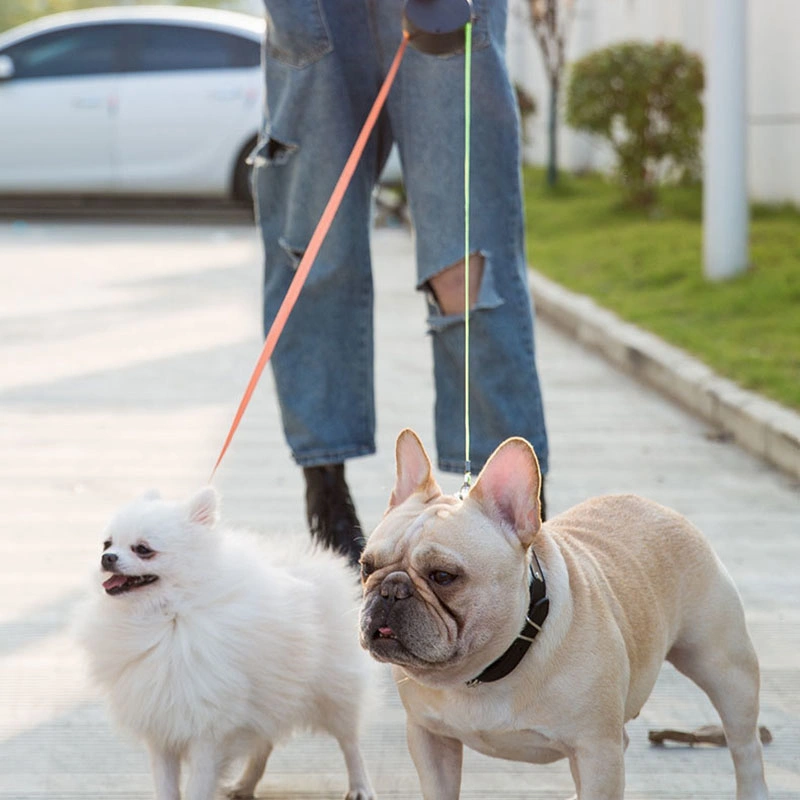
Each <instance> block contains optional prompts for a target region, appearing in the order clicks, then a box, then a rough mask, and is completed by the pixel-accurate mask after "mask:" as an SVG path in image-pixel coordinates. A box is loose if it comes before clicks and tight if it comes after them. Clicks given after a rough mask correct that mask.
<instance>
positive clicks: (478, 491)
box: [467, 437, 542, 549]
mask: <svg viewBox="0 0 800 800" xmlns="http://www.w3.org/2000/svg"><path fill="white" fill-rule="evenodd" d="M541 481H542V478H541V473H540V471H539V462H538V460H537V458H536V453H534V451H533V447H531V445H530V444H529V443H528V442H526V441H525V440H524V439H520V438H518V437H517V438H513V439H507V440H506V441H505V442H503V444H501V445H500V446H499V447H498V448H497V450H495V451H494V453H492V455H491V457H490V458H489V460H488V461H487V462H486V464H485V466H484V467H483V469H482V470H481V472H480V475H478V479H477V481H476V482H475V485H474V486H473V487H472V489H471V490H470V493H469V494H468V495H467V502H478V503H480V505H481V506H482V508H483V510H484V512H485V513H486V514H487V515H488V516H489V517H491V518H492V519H495V520H498V521H500V522H504V523H506V524H507V525H510V526H511V527H512V529H513V530H514V533H515V534H516V535H517V536H518V537H519V540H520V542H522V545H523V547H525V548H526V549H527V548H528V547H530V545H531V543H532V542H533V540H534V537H535V536H536V534H537V533H538V532H539V530H540V528H541V527H542V517H541V504H540V502H539V488H540V486H541Z"/></svg>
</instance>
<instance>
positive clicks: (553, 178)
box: [547, 78, 559, 187]
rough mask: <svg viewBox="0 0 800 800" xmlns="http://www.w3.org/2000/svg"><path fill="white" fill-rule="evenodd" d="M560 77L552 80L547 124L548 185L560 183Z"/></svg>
mask: <svg viewBox="0 0 800 800" xmlns="http://www.w3.org/2000/svg"><path fill="white" fill-rule="evenodd" d="M558 89H559V85H558V78H555V79H551V81H550V113H549V117H548V125H547V185H548V186H550V187H553V186H555V185H556V183H558Z"/></svg>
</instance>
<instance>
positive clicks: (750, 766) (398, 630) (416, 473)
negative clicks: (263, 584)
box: [361, 430, 767, 800]
mask: <svg viewBox="0 0 800 800" xmlns="http://www.w3.org/2000/svg"><path fill="white" fill-rule="evenodd" d="M540 480H541V479H540V473H539V467H538V463H537V461H536V456H535V454H534V452H533V449H532V448H531V446H530V445H529V444H528V443H527V442H526V441H524V440H523V439H509V440H508V441H506V442H505V443H503V444H502V445H501V446H500V447H499V448H498V449H497V450H496V451H495V453H494V454H493V455H492V457H491V459H490V460H489V462H488V463H487V464H486V466H485V467H484V468H483V470H482V471H481V473H480V475H479V476H478V479H477V481H476V482H475V485H474V486H473V488H472V489H471V491H470V492H469V494H468V495H467V496H466V498H465V499H463V500H462V499H458V498H456V497H452V496H448V495H444V494H442V491H441V489H440V488H439V486H438V485H437V483H436V481H435V480H434V478H433V476H432V474H431V464H430V460H429V458H428V456H427V454H426V452H425V450H424V448H423V446H422V444H421V443H420V441H419V439H418V438H417V436H416V434H415V433H414V432H413V431H411V430H405V431H403V432H402V433H401V434H400V436H399V438H398V440H397V481H396V484H395V487H394V491H393V492H392V496H391V499H390V501H389V509H388V510H387V512H386V514H385V516H384V518H383V520H382V521H381V523H380V524H379V525H378V527H377V528H376V529H375V531H374V532H373V533H372V535H371V536H370V537H369V540H368V542H367V545H366V548H365V550H364V553H363V556H362V573H363V575H362V577H363V582H364V599H363V604H362V608H361V641H362V645H363V646H364V647H365V648H367V649H368V650H369V651H370V653H372V655H373V656H374V657H375V658H376V659H378V660H379V661H384V662H390V663H391V664H393V665H394V667H393V671H394V678H395V681H396V683H397V687H398V691H399V693H400V696H401V698H402V701H403V705H404V706H405V709H406V713H407V727H408V743H409V748H410V751H411V756H412V758H413V760H414V764H415V766H416V768H417V772H418V773H419V779H420V783H421V785H422V794H423V796H424V797H425V798H426V800H453V798H457V797H458V796H459V791H460V784H461V760H462V750H463V746H464V745H466V746H467V747H470V748H472V749H474V750H477V751H479V752H481V753H485V754H487V755H490V756H496V757H499V758H505V759H512V760H518V761H527V762H533V763H547V762H551V761H555V760H556V759H560V758H566V759H568V760H569V765H570V769H571V771H572V776H573V778H574V781H575V785H576V788H577V797H578V798H579V800H621V798H622V797H623V792H624V785H625V769H624V763H623V754H624V751H625V747H626V745H627V736H626V733H625V729H624V725H625V723H626V722H627V721H628V720H630V719H632V718H634V717H635V716H636V715H637V714H638V713H639V711H640V710H641V708H642V705H643V704H644V702H645V700H647V697H648V695H649V694H650V692H651V690H652V688H653V685H654V683H655V681H656V677H657V676H658V673H659V670H660V667H661V664H662V663H663V661H664V660H665V659H666V660H668V661H670V662H671V663H672V664H674V665H675V666H676V667H677V668H678V669H679V670H680V671H681V672H683V673H684V674H685V675H687V676H688V677H689V678H691V679H692V680H693V681H694V682H695V683H697V684H698V686H700V688H702V689H703V690H704V691H705V692H706V693H707V694H708V696H709V698H710V699H711V701H712V702H713V703H714V705H715V706H716V708H717V710H718V712H719V714H720V717H721V718H722V723H723V727H724V730H725V735H726V738H727V742H728V747H729V748H730V752H731V755H732V757H733V763H734V768H735V772H736V787H737V794H736V797H737V800H764V798H766V797H767V787H766V783H765V781H764V767H763V761H762V754H761V743H760V741H759V738H758V733H757V717H758V692H759V670H758V661H757V659H756V654H755V652H754V650H753V646H752V644H751V642H750V638H749V636H748V633H747V629H746V627H745V619H744V612H743V610H742V604H741V602H740V599H739V596H738V594H737V591H736V589H735V587H734V585H733V583H732V581H731V579H730V577H729V576H728V574H727V572H726V571H725V569H724V567H723V566H722V564H721V563H720V561H719V559H718V558H717V557H716V555H715V554H714V552H713V551H712V549H711V547H710V546H709V544H708V543H707V541H706V540H705V539H704V538H703V536H702V535H701V534H700V533H699V531H698V530H697V529H696V528H694V527H693V526H692V525H691V524H690V523H689V522H688V521H687V520H686V519H684V518H683V517H681V516H680V515H678V514H677V513H675V512H673V511H670V510H668V509H666V508H664V507H663V506H660V505H657V504H656V503H653V502H651V501H648V500H644V499H642V498H639V497H635V496H631V495H624V496H623V495H620V496H608V497H598V498H595V499H592V500H588V501H586V502H583V503H581V504H580V505H577V506H575V507H574V508H572V509H570V510H569V511H566V512H565V513H563V514H560V515H559V516H557V517H555V518H553V519H551V520H549V521H548V522H546V523H544V524H542V522H541V518H540V509H539V501H538V497H539V485H540Z"/></svg>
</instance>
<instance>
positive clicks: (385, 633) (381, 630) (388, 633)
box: [378, 625, 394, 636]
mask: <svg viewBox="0 0 800 800" xmlns="http://www.w3.org/2000/svg"><path fill="white" fill-rule="evenodd" d="M378 633H379V634H380V635H381V636H394V631H393V630H392V629H391V628H389V627H387V626H386V625H384V626H383V627H382V628H378Z"/></svg>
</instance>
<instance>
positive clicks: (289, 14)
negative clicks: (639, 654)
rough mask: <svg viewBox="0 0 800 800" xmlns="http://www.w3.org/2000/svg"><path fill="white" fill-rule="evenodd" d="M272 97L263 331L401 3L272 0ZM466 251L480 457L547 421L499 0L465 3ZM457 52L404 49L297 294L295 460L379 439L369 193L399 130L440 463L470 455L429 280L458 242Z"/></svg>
mask: <svg viewBox="0 0 800 800" xmlns="http://www.w3.org/2000/svg"><path fill="white" fill-rule="evenodd" d="M265 5H266V9H267V38H266V44H265V53H264V62H265V63H264V74H265V79H266V111H265V120H264V131H263V137H262V141H261V143H260V147H259V151H258V155H257V158H256V161H255V163H256V168H255V177H254V181H255V194H256V201H257V216H258V221H259V224H260V230H261V233H262V237H263V242H264V257H265V273H264V323H265V329H268V328H269V325H270V324H271V323H272V320H273V319H274V316H275V314H276V312H277V310H278V307H279V306H280V303H281V301H282V300H283V298H284V296H285V294H286V290H287V288H288V286H289V283H290V282H291V280H292V277H293V275H294V271H295V269H296V267H297V264H298V262H299V259H300V257H301V256H302V254H303V252H304V250H305V248H306V246H307V244H308V241H309V239H310V238H311V234H312V233H313V231H314V228H315V227H316V224H317V222H318V220H319V218H320V216H321V214H322V210H323V208H324V206H325V204H326V203H327V201H328V198H329V196H330V193H331V191H332V189H333V186H334V183H335V182H336V179H337V178H338V176H339V173H340V171H341V169H342V166H343V165H344V162H345V160H346V159H347V156H348V155H349V153H350V149H351V148H352V146H353V143H354V141H355V139H356V136H357V135H358V132H359V130H360V128H361V126H362V125H363V123H364V120H365V119H366V117H367V114H368V112H369V109H370V107H371V106H372V103H373V101H374V99H375V96H376V94H377V91H378V88H379V87H380V85H381V83H382V81H383V79H384V77H385V75H386V71H387V69H388V67H389V64H390V62H391V60H392V57H393V56H394V54H395V51H396V49H397V47H398V45H399V43H400V39H401V35H402V29H401V17H402V8H403V0H265ZM473 6H474V10H475V14H476V16H477V20H476V22H475V24H474V27H473V64H472V113H473V118H472V127H471V139H472V152H471V206H472V209H473V210H472V217H471V222H470V230H471V237H470V238H471V251H472V252H479V253H480V254H481V255H482V256H483V277H482V282H481V286H480V288H479V293H478V298H477V302H476V304H475V305H474V306H473V311H472V312H471V314H470V332H471V336H470V356H471V361H470V383H471V387H470V417H471V429H470V438H471V456H472V468H473V470H474V471H477V470H478V469H479V468H480V467H481V466H482V464H483V463H484V462H485V461H486V459H487V458H488V457H489V456H490V455H491V453H492V451H493V450H494V448H495V447H496V446H497V445H498V444H499V443H500V442H501V441H503V440H504V439H506V438H507V437H509V436H522V437H524V438H526V439H527V440H528V441H530V442H531V444H532V445H533V446H534V448H535V450H536V453H537V456H538V458H539V462H540V465H541V468H542V472H546V471H547V460H548V452H547V434H546V431H545V423H544V415H543V409H542V398H541V391H540V387H539V379H538V375H537V371H536V361H535V352H534V335H533V313H532V308H531V301H530V295H529V291H528V283H527V277H526V260H525V250H524V231H523V211H522V197H521V187H520V148H519V119H518V114H517V106H516V102H515V97H514V93H513V89H512V87H511V84H510V81H509V78H508V73H507V70H506V66H505V26H506V13H507V11H506V4H505V2H501V0H473ZM463 75H464V60H463V55H461V54H457V55H452V56H433V55H426V54H423V53H420V52H418V51H417V50H414V49H413V48H412V47H409V48H408V51H407V52H406V55H405V57H404V60H403V62H402V65H401V67H400V71H399V73H398V76H397V79H396V81H395V84H394V86H393V87H392V90H391V93H390V95H389V98H388V101H387V105H386V107H385V108H384V111H383V113H382V115H381V118H380V120H379V122H378V125H377V127H376V130H375V132H374V133H373V135H372V137H371V139H370V142H369V144H368V146H367V149H366V152H365V154H364V156H363V157H362V159H361V161H360V163H359V166H358V169H357V170H356V173H355V176H354V177H353V181H352V183H351V185H350V188H349V189H348V191H347V194H346V195H345V198H344V201H343V204H342V207H341V209H340V210H339V213H338V215H337V217H336V219H335V221H334V223H333V227H332V228H331V231H330V233H329V234H328V236H327V238H326V240H325V242H324V244H323V245H322V248H321V250H320V253H319V255H318V257H317V260H316V262H315V264H314V267H313V269H312V270H311V272H310V274H309V277H308V280H307V282H306V284H305V286H304V287H303V290H302V292H301V293H300V297H299V299H298V302H297V305H296V306H295V309H294V311H293V313H292V315H291V317H290V319H289V321H288V324H287V326H286V329H285V331H284V333H283V335H282V337H281V339H280V340H279V342H278V345H277V348H276V350H275V353H274V355H273V358H272V368H273V372H274V375H275V381H276V385H277V391H278V399H279V402H280V407H281V414H282V419H283V426H284V431H285V435H286V439H287V442H288V443H289V446H290V448H291V450H292V453H293V456H294V458H295V460H296V461H297V463H298V464H300V465H301V466H315V465H319V464H328V463H338V462H342V461H344V460H345V459H348V458H352V457H354V456H360V455H366V454H369V453H373V452H375V441H374V429H375V409H374V393H373V318H372V314H373V284H372V274H371V263H370V248H369V235H370V224H371V198H372V191H373V188H374V186H375V184H376V182H377V179H378V177H379V175H380V172H381V169H382V167H383V165H384V164H385V162H386V159H387V157H388V155H389V151H390V149H391V147H392V144H393V143H396V144H397V146H398V150H399V153H400V159H401V163H402V169H403V178H404V184H405V189H406V193H407V197H408V202H409V208H410V211H411V216H412V220H413V224H414V228H415V234H416V239H415V241H416V261H417V289H419V290H420V291H422V292H424V293H425V296H426V298H427V301H428V304H429V312H430V313H429V330H430V334H431V341H432V346H433V362H434V380H435V387H436V406H435V423H436V425H435V427H436V445H437V455H438V464H439V467H440V468H441V469H443V470H446V471H450V472H460V471H462V470H463V469H464V429H463V418H464V398H463V386H464V374H463V373H464V319H463V315H452V316H447V315H443V314H442V313H441V312H440V310H439V308H438V305H437V303H436V301H435V298H434V296H433V294H432V293H431V292H430V290H429V281H430V279H431V277H432V276H435V275H437V274H438V273H439V272H441V271H442V270H444V269H445V268H446V267H448V266H450V265H453V264H455V263H457V262H459V261H460V260H462V259H463V256H464V249H463V248H464V218H463V215H464V205H463V180H464V178H463V169H464V122H463V102H464V96H463V80H464V78H463Z"/></svg>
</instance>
